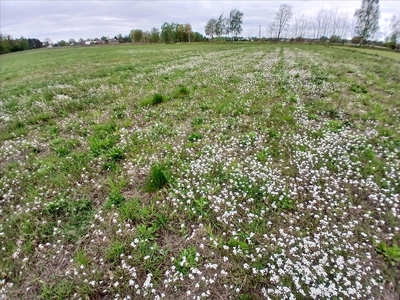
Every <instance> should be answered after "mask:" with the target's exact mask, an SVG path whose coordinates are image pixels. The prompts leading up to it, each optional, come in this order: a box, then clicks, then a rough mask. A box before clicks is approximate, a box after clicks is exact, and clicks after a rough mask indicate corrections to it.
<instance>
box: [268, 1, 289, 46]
mask: <svg viewBox="0 0 400 300" xmlns="http://www.w3.org/2000/svg"><path fill="white" fill-rule="evenodd" d="M292 15H293V13H292V7H291V6H289V5H287V4H282V5H281V6H280V7H279V10H278V12H277V13H276V16H275V21H274V22H273V23H272V24H271V25H270V27H271V29H272V30H273V31H274V32H275V34H276V37H277V40H278V41H279V38H280V36H281V34H282V32H283V31H284V30H286V29H287V28H288V26H289V21H290V19H291V18H292Z"/></svg>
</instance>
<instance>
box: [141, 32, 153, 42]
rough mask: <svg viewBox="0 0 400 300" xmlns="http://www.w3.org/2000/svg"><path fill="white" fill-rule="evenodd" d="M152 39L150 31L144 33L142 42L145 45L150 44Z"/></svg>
mask: <svg viewBox="0 0 400 300" xmlns="http://www.w3.org/2000/svg"><path fill="white" fill-rule="evenodd" d="M150 39H151V34H150V31H148V30H146V31H143V37H142V42H143V43H150Z"/></svg>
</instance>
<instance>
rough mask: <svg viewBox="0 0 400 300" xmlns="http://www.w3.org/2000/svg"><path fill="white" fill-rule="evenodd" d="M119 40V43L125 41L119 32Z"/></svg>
mask: <svg viewBox="0 0 400 300" xmlns="http://www.w3.org/2000/svg"><path fill="white" fill-rule="evenodd" d="M117 40H118V42H119V43H123V42H124V38H123V36H122V34H121V33H119V34H118V35H117Z"/></svg>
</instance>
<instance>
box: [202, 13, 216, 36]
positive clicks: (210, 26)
mask: <svg viewBox="0 0 400 300" xmlns="http://www.w3.org/2000/svg"><path fill="white" fill-rule="evenodd" d="M217 22H218V21H217V19H214V18H212V19H210V20H209V21H208V22H207V24H206V26H205V28H204V29H205V33H206V35H207V36H209V37H211V38H212V39H213V38H214V34H216V27H217Z"/></svg>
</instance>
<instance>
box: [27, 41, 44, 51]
mask: <svg viewBox="0 0 400 300" xmlns="http://www.w3.org/2000/svg"><path fill="white" fill-rule="evenodd" d="M28 44H29V49H39V48H42V47H43V43H42V42H41V41H40V40H38V39H28Z"/></svg>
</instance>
